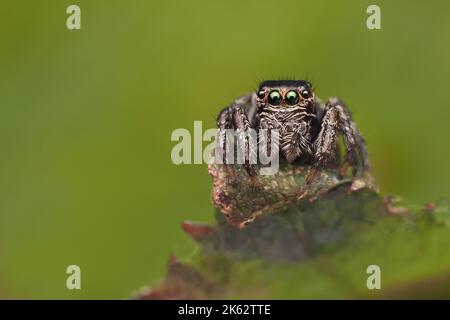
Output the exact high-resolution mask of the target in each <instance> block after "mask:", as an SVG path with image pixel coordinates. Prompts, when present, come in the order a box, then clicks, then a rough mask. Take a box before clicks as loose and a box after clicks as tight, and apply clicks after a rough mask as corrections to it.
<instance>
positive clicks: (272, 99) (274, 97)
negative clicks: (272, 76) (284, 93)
mask: <svg viewBox="0 0 450 320" xmlns="http://www.w3.org/2000/svg"><path fill="white" fill-rule="evenodd" d="M268 102H269V103H270V104H271V105H273V106H277V105H279V104H280V102H281V94H280V93H279V92H278V91H277V90H272V91H270V93H269V99H268Z"/></svg>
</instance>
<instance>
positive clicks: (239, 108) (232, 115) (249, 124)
mask: <svg viewBox="0 0 450 320" xmlns="http://www.w3.org/2000/svg"><path fill="white" fill-rule="evenodd" d="M251 102H252V94H248V95H246V96H244V97H242V98H239V99H237V100H236V101H234V102H233V103H232V104H231V105H230V106H229V107H226V108H225V109H223V110H222V111H221V112H220V113H219V116H218V118H217V128H218V129H219V133H218V143H219V144H220V145H219V148H220V149H221V150H222V159H223V163H224V165H225V166H228V165H230V164H232V163H230V162H234V160H235V159H234V158H235V157H234V144H233V145H229V144H230V140H229V137H228V138H227V135H228V134H231V132H230V130H231V131H234V132H232V133H233V135H234V136H235V137H237V139H238V140H239V143H238V145H237V146H238V148H242V149H244V150H240V149H239V150H238V154H239V153H240V152H241V154H242V152H243V156H244V168H245V170H246V171H247V173H248V175H249V176H250V177H255V176H256V175H257V173H256V170H255V168H254V166H253V165H252V164H251V163H250V162H251V161H250V159H251V158H252V156H253V157H254V156H255V155H256V153H255V152H256V151H255V148H256V145H257V142H256V139H255V137H254V136H252V135H251V131H250V130H251V129H253V122H254V121H253V119H252V120H250V119H249V118H248V116H247V110H246V108H247V106H248V104H249V103H251ZM230 149H231V150H230ZM230 153H232V155H231V156H232V157H230ZM252 153H253V154H252ZM230 158H231V159H230ZM230 160H231V161H230Z"/></svg>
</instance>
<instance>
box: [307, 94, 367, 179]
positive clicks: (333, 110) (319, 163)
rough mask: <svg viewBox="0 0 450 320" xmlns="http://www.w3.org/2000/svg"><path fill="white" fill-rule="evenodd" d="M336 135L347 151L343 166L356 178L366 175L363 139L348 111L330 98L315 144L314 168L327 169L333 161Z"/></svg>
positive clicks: (365, 151) (334, 99) (336, 100)
mask: <svg viewBox="0 0 450 320" xmlns="http://www.w3.org/2000/svg"><path fill="white" fill-rule="evenodd" d="M338 134H342V135H343V137H344V143H345V147H346V150H347V153H346V155H345V157H344V166H345V165H346V163H348V164H349V165H351V166H352V168H353V174H354V175H355V176H356V177H361V176H363V175H364V174H365V173H368V172H369V170H370V164H369V158H368V154H367V148H366V144H365V141H364V138H363V137H362V135H361V133H360V132H359V131H358V129H357V128H356V125H355V123H354V122H353V121H352V118H351V114H350V111H348V109H347V107H346V106H345V105H344V104H343V103H342V102H341V101H340V100H339V99H337V98H330V100H329V101H328V103H327V104H326V108H325V113H324V115H323V118H322V126H321V130H320V133H319V135H318V137H317V139H316V142H315V156H316V167H317V168H323V167H327V166H328V165H329V164H330V162H332V161H333V160H335V159H334V157H335V155H336V148H337V136H338Z"/></svg>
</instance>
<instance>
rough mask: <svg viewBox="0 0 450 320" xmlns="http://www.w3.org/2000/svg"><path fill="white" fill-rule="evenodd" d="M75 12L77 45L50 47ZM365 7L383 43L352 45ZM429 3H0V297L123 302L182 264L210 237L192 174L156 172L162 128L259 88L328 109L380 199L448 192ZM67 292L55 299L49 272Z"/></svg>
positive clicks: (164, 146)
mask: <svg viewBox="0 0 450 320" xmlns="http://www.w3.org/2000/svg"><path fill="white" fill-rule="evenodd" d="M70 4H78V5H79V6H80V7H81V11H82V30H80V31H69V30H67V29H66V25H65V21H66V18H67V14H66V8H67V6H68V5H70ZM369 4H377V5H379V6H380V7H381V12H382V29H381V30H374V31H371V30H368V29H367V28H366V19H367V16H368V15H367V14H366V8H367V7H368V5H369ZM449 12H450V3H449V2H446V1H434V2H432V3H430V2H414V3H413V2H411V1H406V0H400V1H395V2H394V1H381V0H377V1H353V0H347V1H339V2H337V1H323V0H321V1H300V0H292V1H276V2H274V1H261V0H258V1H257V0H252V1H240V0H239V1H238V0H227V1H206V0H204V1H199V0H193V1H175V0H167V1H150V0H147V1H144V0H95V1H87V0H86V1H75V0H74V1H66V0H40V1H24V0H16V1H2V2H1V3H0V13H1V16H0V39H1V41H0V152H1V156H0V297H1V298H30V299H31V298H43V299H46V298H62V299H72V298H100V299H103V298H124V297H128V296H129V295H130V294H131V293H132V292H133V291H134V290H136V289H138V288H140V287H141V286H143V285H145V284H149V283H154V282H155V281H157V280H158V279H159V278H160V277H161V276H162V275H163V274H164V269H165V266H166V261H167V258H168V256H169V254H170V253H175V254H176V255H178V256H180V257H189V255H190V254H191V253H192V251H193V250H194V244H193V243H192V242H191V241H190V240H189V239H188V237H187V236H186V235H184V234H183V232H182V231H181V230H180V228H179V224H180V222H181V221H183V220H186V219H191V220H200V221H212V220H213V216H212V212H213V208H212V206H211V204H210V188H211V182H210V178H209V176H208V174H207V171H206V165H182V166H176V165H174V164H172V162H171V158H170V152H171V149H172V147H173V146H174V144H175V143H173V142H171V140H170V135H171V133H172V131H173V130H174V129H176V128H187V129H189V130H191V131H192V130H193V121H194V120H202V121H203V126H204V128H210V127H213V126H214V118H215V116H216V114H217V112H218V111H219V109H220V108H222V107H224V106H226V105H227V104H228V103H230V102H231V101H232V100H233V98H235V97H236V96H239V95H241V94H244V93H246V92H248V91H250V90H253V89H254V88H255V87H256V85H257V83H258V81H260V80H263V79H270V78H280V77H281V78H288V77H291V78H307V79H309V80H311V81H312V82H313V83H314V84H316V86H317V93H318V95H319V96H321V97H322V98H326V97H328V96H330V95H338V96H340V97H341V98H342V99H343V100H344V101H345V102H346V103H347V104H348V105H349V107H350V108H351V110H352V111H353V114H354V118H355V120H356V121H357V123H358V126H359V128H360V130H361V131H362V132H363V134H364V136H365V137H366V140H367V143H368V146H369V151H370V155H371V159H372V162H373V171H374V175H375V177H376V178H377V180H378V183H379V185H380V187H381V190H382V192H383V193H389V194H398V195H401V196H402V197H403V198H405V199H408V200H409V201H413V202H416V203H423V202H426V201H430V200H439V199H441V198H446V197H447V196H448V191H449V189H450V169H449V165H448V161H449V159H450V148H449V147H450V144H449V142H448V138H449V134H450V125H449V120H450V95H449V90H448V85H449V78H450V61H449V57H450V41H449V40H450V39H449V30H450V19H449V17H448V13H449ZM70 264H77V265H79V266H80V267H81V271H82V290H74V291H69V290H67V289H66V287H65V281H66V277H67V275H66V273H65V270H66V267H67V266H68V265H70Z"/></svg>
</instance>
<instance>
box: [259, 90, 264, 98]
mask: <svg viewBox="0 0 450 320" xmlns="http://www.w3.org/2000/svg"><path fill="white" fill-rule="evenodd" d="M264 94H265V92H264V90H260V91H258V98H260V99H264Z"/></svg>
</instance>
